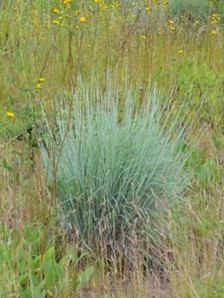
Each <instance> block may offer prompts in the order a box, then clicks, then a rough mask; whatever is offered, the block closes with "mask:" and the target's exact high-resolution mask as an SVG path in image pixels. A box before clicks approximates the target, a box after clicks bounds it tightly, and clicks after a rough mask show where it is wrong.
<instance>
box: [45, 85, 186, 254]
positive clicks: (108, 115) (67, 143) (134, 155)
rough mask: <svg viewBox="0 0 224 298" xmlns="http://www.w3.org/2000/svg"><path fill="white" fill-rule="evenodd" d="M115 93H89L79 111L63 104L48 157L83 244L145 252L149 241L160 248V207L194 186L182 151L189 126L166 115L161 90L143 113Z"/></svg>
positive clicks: (63, 206) (67, 217)
mask: <svg viewBox="0 0 224 298" xmlns="http://www.w3.org/2000/svg"><path fill="white" fill-rule="evenodd" d="M108 89H109V90H107V91H106V92H105V96H101V95H100V94H99V93H98V94H97V92H96V93H94V92H93V91H92V92H88V91H87V90H85V89H82V90H81V91H80V90H79V91H78V93H76V98H75V101H74V104H72V108H71V106H70V108H67V107H66V108H65V109H63V108H62V105H59V109H58V110H59V111H58V113H57V132H54V133H52V130H51V129H50V128H49V129H50V131H51V132H50V134H51V136H52V137H51V138H50V140H48V144H47V147H48V149H45V148H42V154H43V158H44V160H45V164H46V165H47V167H48V169H49V172H48V173H49V182H50V185H51V187H54V183H55V186H56V196H57V202H58V206H59V208H60V210H61V214H63V220H64V221H65V222H66V223H67V224H68V225H70V226H72V228H73V230H74V231H75V235H76V237H77V238H76V240H77V241H80V243H81V244H82V245H85V246H87V247H89V248H91V249H93V250H95V252H96V251H97V252H99V251H101V252H104V255H105V251H107V252H108V253H110V252H112V251H113V252H117V251H119V252H120V251H123V252H124V251H125V253H131V251H132V248H133V247H135V248H137V251H139V249H140V250H142V249H143V247H144V249H143V251H144V252H146V251H147V248H146V246H147V239H148V240H149V239H150V243H153V244H156V243H157V244H158V239H156V238H158V231H157V228H156V222H157V216H158V210H157V208H159V209H160V210H163V209H164V210H166V207H167V206H166V204H167V201H169V200H172V198H173V197H174V196H175V195H177V194H180V193H181V192H182V191H183V190H184V189H186V187H187V186H188V185H189V182H190V174H189V172H188V170H187V169H186V161H187V158H188V156H187V155H188V154H187V151H188V150H185V151H183V150H182V149H181V146H180V143H181V141H182V138H183V135H184V130H185V128H181V129H180V131H179V132H175V129H176V128H177V119H176V120H175V119H174V120H173V122H172V123H171V122H170V115H171V113H170V112H166V113H167V115H165V116H164V113H162V111H160V110H159V102H158V100H157V99H156V95H155V93H154V94H149V93H148V95H147V96H146V100H145V102H147V103H145V104H143V105H142V106H141V108H137V107H136V105H134V104H133V102H134V101H135V100H133V98H138V97H137V96H138V94H137V93H136V92H132V91H130V92H128V93H127V95H126V100H125V104H123V105H119V102H118V94H117V93H116V92H113V91H112V90H111V87H109V88H108ZM83 98H84V99H85V101H83V102H81V103H80V99H83ZM94 98H95V100H94ZM123 102H124V101H123ZM135 102H136V101H135ZM62 109H63V112H62ZM68 119H69V120H68ZM53 136H54V137H53ZM49 148H50V150H49ZM49 151H50V154H49ZM115 255H116V253H115Z"/></svg>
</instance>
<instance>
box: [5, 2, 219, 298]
mask: <svg viewBox="0 0 224 298" xmlns="http://www.w3.org/2000/svg"><path fill="white" fill-rule="evenodd" d="M223 28H224V4H223V1H204V0H195V1H191V0H189V1H187V0H186V1H178V0H172V1H171V0H170V1H153V0H150V1H109V0H108V1H106V0H105V1H103V0H102V1H100V0H98V1H97V0H95V1H93V0H88V1H81V0H80V1H59V0H55V1H53V0H52V1H50V0H49V1H43V0H32V1H28V0H27V1H19V0H17V1H16V0H10V1H1V3H0V57H1V59H0V82H1V84H0V113H1V120H0V156H1V166H0V213H1V214H0V215H1V224H0V274H1V278H0V293H1V296H2V297H9V296H10V295H14V296H15V297H78V296H80V297H104V298H105V297H223V296H224V278H223V276H224V255H223V248H224V243H223V233H224V207H223V199H224V186H223V178H224V170H223V167H224V85H223V84H224V72H223V67H224V58H223V57H224V43H223ZM153 92H154V93H153ZM128 94H129V95H128ZM152 94H154V95H153V96H154V97H155V98H156V99H157V105H156V108H157V110H158V112H159V115H160V116H159V117H160V121H159V123H158V126H159V127H163V128H164V131H165V132H167V129H168V130H169V127H174V129H173V130H172V131H171V132H170V136H169V137H168V139H169V140H170V141H169V142H170V143H171V144H173V147H172V146H171V148H176V149H175V150H177V151H178V150H180V151H181V150H182V151H183V152H184V150H188V148H189V151H188V154H189V155H188V159H187V166H188V167H190V168H191V175H192V176H191V177H193V178H191V187H188V188H187V189H185V191H184V192H181V194H178V195H177V193H174V194H173V195H171V196H168V197H169V200H168V197H167V200H168V201H169V204H165V203H164V206H165V209H166V212H165V213H164V212H163V207H164V206H161V205H160V204H158V206H156V207H155V208H156V209H155V210H154V212H156V218H157V220H156V225H157V233H156V235H157V236H156V239H155V240H156V241H155V242H157V243H159V245H154V244H155V243H152V239H151V240H150V241H148V242H147V249H148V251H147V252H150V255H151V256H152V259H151V258H149V259H150V261H149V263H148V264H147V266H146V265H145V263H144V264H143V262H142V260H143V257H142V254H141V253H139V250H137V249H136V247H138V245H137V244H139V242H138V239H137V238H136V239H137V240H136V239H135V238H134V236H133V239H131V241H130V242H129V249H130V251H132V253H133V255H132V256H133V258H132V259H133V260H134V262H132V263H131V264H130V262H129V260H130V258H129V259H128V258H127V256H126V255H125V252H120V253H118V254H117V252H116V249H114V250H112V253H111V251H110V256H109V251H107V249H106V248H105V246H104V245H96V246H97V248H96V250H93V249H90V248H89V247H84V246H81V245H80V243H79V241H77V238H79V237H78V236H79V235H77V233H76V231H73V233H67V230H66V228H65V225H64V224H63V221H61V214H62V209H63V208H61V205H60V200H59V199H58V198H59V193H58V187H59V186H58V185H57V181H56V180H55V181H54V182H55V185H54V183H53V186H52V185H49V177H48V176H47V171H46V168H45V167H44V165H43V158H42V155H41V150H40V146H41V147H42V148H43V146H45V147H44V148H47V149H46V150H47V152H48V153H49V154H51V153H52V152H54V150H56V149H57V148H58V147H57V146H56V145H55V141H57V138H56V140H55V138H54V135H53V138H49V134H52V133H53V132H54V133H56V134H57V133H58V123H59V124H60V125H61V127H62V129H61V131H62V132H63V129H64V130H65V131H67V128H68V127H70V128H71V131H72V125H71V119H72V121H73V118H72V117H73V116H71V114H72V113H71V111H70V109H71V110H73V107H74V105H73V104H74V102H75V105H78V106H77V107H75V111H76V110H77V111H79V109H81V110H82V109H83V107H85V108H87V107H88V105H89V103H91V104H92V105H94V107H96V103H97V100H99V99H100V100H102V99H103V100H104V101H108V102H109V103H110V102H111V105H113V102H114V98H115V99H116V102H117V103H118V106H119V110H118V115H117V118H116V119H117V120H118V121H117V122H116V121H115V120H113V121H115V122H116V124H117V123H119V125H120V121H121V120H122V119H123V117H124V116H123V115H125V112H126V108H127V106H126V100H127V97H128V96H129V99H130V100H131V103H132V105H133V110H134V111H139V110H141V109H144V106H145V104H147V103H150V102H151V101H152V97H153V96H152ZM109 99H110V101H109ZM66 111H67V112H68V114H66V113H67V112H66ZM63 113H64V114H63ZM148 113H149V115H151V114H150V113H152V112H151V111H150V109H149V111H148ZM74 115H75V112H74ZM87 115H88V113H87ZM85 116H86V113H84V115H83V117H84V118H83V119H86V118H85ZM155 119H158V118H155ZM177 119H178V120H177ZM143 120H144V119H143ZM58 121H59V122H58ZM85 121H86V120H85ZM108 121H109V120H108ZM111 121H112V120H111ZM113 121H112V122H113ZM153 121H154V120H153ZM55 123H57V125H55ZM87 123H88V121H87ZM121 123H122V121H121ZM133 123H134V121H133ZM142 123H144V122H142ZM152 123H153V122H152ZM119 125H118V128H117V129H118V130H119V127H120V126H119ZM99 127H101V126H97V129H99ZM128 127H129V126H128ZM130 127H132V123H130ZM183 127H185V128H186V129H185V133H184V134H183V137H182V135H180V134H179V136H181V137H180V138H179V139H178V144H176V143H173V142H175V140H176V139H175V137H174V140H173V138H172V136H175V135H176V133H177V134H178V132H180V131H181V129H183ZM102 131H103V130H102ZM130 131H132V130H131V128H130ZM103 133H105V131H103ZM103 133H102V135H103ZM128 133H129V131H127V134H124V135H126V136H127V138H128V137H129V134H128ZM166 136H167V134H166V133H164V134H163V135H162V140H163V141H164V138H166ZM130 137H131V134H130ZM118 139H119V138H118V137H114V140H115V141H114V142H115V143H114V144H115V145H114V148H117V147H116V142H118V141H117V140H118ZM139 139H140V138H139ZM143 139H144V138H143ZM88 140H89V139H88ZM104 140H106V136H104ZM141 142H142V139H141ZM169 142H168V143H169ZM60 143H61V144H64V139H63V134H62V140H61V142H60ZM65 143H66V142H65ZM165 143H166V142H165ZM46 144H48V146H47V147H46ZM85 144H87V143H85ZM92 144H93V143H92V140H91V142H89V143H88V145H89V146H90V149H88V150H89V151H87V152H89V155H88V154H87V155H86V156H87V157H86V158H87V160H88V158H89V156H90V155H91V154H90V153H93V152H94V151H93V152H92V151H91V146H93V145H92ZM105 144H106V145H105V148H108V147H107V146H109V145H108V143H106V141H105ZM163 144H164V143H163ZM118 145H120V143H118ZM121 145H122V143H121ZM102 146H103V145H102ZM122 146H123V145H122ZM118 147H119V146H118ZM62 148H63V146H62ZM103 148H104V147H103ZM110 148H111V146H110ZM158 148H159V147H158ZM107 150H109V149H107ZM116 150H117V149H116ZM119 150H120V149H119ZM132 150H135V149H134V147H133V148H132ZM62 151H63V150H62ZM68 152H69V151H68ZM106 152H107V151H106ZM115 152H116V151H115ZM119 152H122V154H123V151H122V150H120V151H119ZM133 152H138V153H136V156H137V154H138V156H139V152H140V149H139V151H137V150H136V151H133ZM178 152H179V151H178ZM52 154H53V153H52ZM60 154H61V153H60V147H59V155H60ZM63 154H65V155H64V160H66V158H65V157H66V156H68V155H67V153H63ZM85 154H86V153H85ZM85 154H84V157H83V160H84V161H83V164H85V162H86V159H85ZM127 154H129V153H127ZM133 154H135V153H133ZM92 155H94V154H92ZM124 155H125V154H123V155H121V156H124ZM154 155H155V154H154ZM154 155H153V156H154ZM128 156H129V155H128ZM132 156H133V155H132ZM151 156H152V155H151ZM160 156H161V158H163V157H162V155H160ZM93 159H94V158H93ZM133 160H134V159H133ZM136 160H137V158H136ZM62 161H63V159H62ZM169 161H170V160H169ZM102 164H104V163H102ZM113 164H114V163H113ZM113 164H112V165H113ZM133 164H134V163H133ZM107 166H108V165H107ZM60 167H61V169H63V162H62V164H60ZM67 167H68V166H67ZM91 167H92V168H91V171H93V172H94V171H95V169H97V171H99V170H100V169H101V168H98V167H97V166H96V164H94V163H93V164H92V165H91ZM84 168H85V166H84ZM143 168H144V167H143ZM54 169H55V168H54ZM116 171H117V173H119V171H118V169H117V168H116ZM102 173H104V172H103V171H102ZM54 174H55V175H56V173H54ZM63 175H65V173H64V174H63ZM103 175H104V174H102V176H100V177H103ZM130 175H131V174H130ZM186 175H188V170H187V168H186ZM118 176H119V175H118ZM102 179H103V178H102ZM167 179H168V178H167ZM167 179H166V180H167ZM53 180H54V179H53ZM127 180H128V179H127ZM88 181H89V184H88V185H87V186H88V187H89V188H88V187H87V189H90V191H89V193H91V191H93V188H92V185H93V184H94V182H93V181H92V180H91V179H89V180H88ZM108 181H109V182H108V184H110V183H111V185H112V186H113V187H111V188H110V189H116V187H115V186H116V185H114V183H115V182H114V181H115V180H108ZM122 181H126V180H122ZM139 181H143V180H140V179H139ZM62 183H64V184H63V186H65V187H67V184H66V182H62ZM125 183H126V182H125ZM142 184H144V183H143V182H142ZM127 185H128V183H127V184H124V185H123V188H125V186H127ZM138 185H140V182H139V184H138ZM80 193H82V192H80ZM76 195H77V190H74V197H75V196H76ZM64 197H65V195H64V196H63V198H64ZM170 197H171V199H170ZM63 198H62V200H63ZM159 199H161V198H159ZM158 202H159V200H158ZM122 207H123V206H122V205H120V208H121V210H122ZM87 219H88V220H89V221H90V218H87ZM90 222H91V221H90ZM68 224H69V223H68ZM121 224H122V221H121ZM108 227H109V228H111V230H112V227H111V226H110V225H109V224H108ZM92 228H93V233H92V235H94V228H95V226H93V227H92ZM109 230H110V229H109ZM88 233H89V234H90V235H91V225H90V224H89V225H88ZM102 235H103V233H102ZM135 236H136V235H135ZM157 238H158V239H157ZM147 240H148V239H147ZM102 243H103V242H102ZM136 243H137V244H136ZM98 244H99V243H98ZM142 247H143V246H142ZM142 247H141V248H142ZM111 256H112V257H111Z"/></svg>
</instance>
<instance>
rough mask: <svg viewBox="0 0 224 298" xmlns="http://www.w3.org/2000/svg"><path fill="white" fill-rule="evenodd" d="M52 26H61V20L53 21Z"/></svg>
mask: <svg viewBox="0 0 224 298" xmlns="http://www.w3.org/2000/svg"><path fill="white" fill-rule="evenodd" d="M52 24H54V25H59V24H60V21H59V20H53V21H52Z"/></svg>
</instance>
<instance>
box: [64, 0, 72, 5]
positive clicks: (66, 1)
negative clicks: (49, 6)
mask: <svg viewBox="0 0 224 298" xmlns="http://www.w3.org/2000/svg"><path fill="white" fill-rule="evenodd" d="M68 3H72V0H65V1H64V4H65V5H66V4H68Z"/></svg>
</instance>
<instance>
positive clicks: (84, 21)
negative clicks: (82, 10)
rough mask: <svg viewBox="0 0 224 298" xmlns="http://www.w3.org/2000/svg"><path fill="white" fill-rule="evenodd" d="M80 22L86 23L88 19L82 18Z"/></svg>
mask: <svg viewBox="0 0 224 298" xmlns="http://www.w3.org/2000/svg"><path fill="white" fill-rule="evenodd" d="M79 20H80V22H81V23H86V21H87V18H86V17H81V18H80V19H79Z"/></svg>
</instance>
